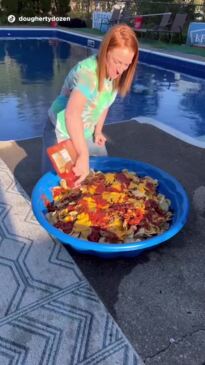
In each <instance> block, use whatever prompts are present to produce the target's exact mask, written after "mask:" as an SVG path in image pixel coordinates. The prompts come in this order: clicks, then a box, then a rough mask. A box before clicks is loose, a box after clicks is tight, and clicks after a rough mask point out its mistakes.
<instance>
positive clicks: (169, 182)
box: [32, 157, 189, 258]
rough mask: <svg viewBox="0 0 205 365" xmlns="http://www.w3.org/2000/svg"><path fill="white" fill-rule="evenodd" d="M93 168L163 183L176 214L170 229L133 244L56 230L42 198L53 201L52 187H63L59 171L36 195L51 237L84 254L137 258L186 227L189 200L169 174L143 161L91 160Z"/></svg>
mask: <svg viewBox="0 0 205 365" xmlns="http://www.w3.org/2000/svg"><path fill="white" fill-rule="evenodd" d="M90 167H91V168H92V169H94V170H96V171H99V170H100V171H102V172H117V171H122V170H123V169H127V170H128V171H134V172H136V174H137V175H139V176H146V175H147V176H150V177H152V178H154V179H157V180H158V182H159V187H158V192H160V193H162V194H164V195H165V196H166V197H167V198H168V199H170V200H171V209H172V210H173V212H174V215H173V219H172V221H171V223H170V227H169V229H168V230H167V231H166V232H164V233H162V234H160V235H157V236H153V237H152V238H149V239H146V240H143V241H140V242H132V243H124V244H109V243H98V242H90V241H87V240H83V239H79V238H75V237H72V236H71V235H69V234H66V233H64V232H62V231H61V230H59V229H58V228H55V227H54V226H53V225H51V224H50V223H49V222H48V220H47V219H46V216H45V213H46V207H45V204H44V201H43V199H42V196H46V198H47V199H48V200H50V201H51V200H52V192H51V191H52V188H53V187H54V186H57V185H59V177H58V176H57V175H56V173H55V172H48V173H47V174H45V175H44V176H42V177H41V178H40V180H39V181H38V182H37V184H36V185H35V187H34V189H33V192H32V208H33V212H34V215H35V217H36V219H37V220H38V222H39V223H40V224H41V225H42V226H43V227H44V228H45V230H47V231H48V233H49V234H51V235H52V236H54V237H55V238H57V239H58V240H59V241H61V242H62V243H64V244H66V245H70V246H71V247H72V248H73V249H75V250H77V251H79V252H81V253H83V254H93V255H97V256H101V257H105V258H112V257H120V256H121V257H122V256H126V257H128V256H137V255H139V254H140V253H142V252H143V251H144V250H147V249H149V248H151V247H153V246H157V245H159V244H161V243H163V242H165V241H167V240H169V239H170V238H171V237H173V236H174V235H175V234H177V233H178V232H179V231H180V230H181V229H182V228H183V226H184V225H185V223H186V221H187V218H188V213H189V200H188V197H187V194H186V192H185V190H184V188H183V187H182V185H181V184H180V183H179V182H178V181H177V180H176V179H175V178H174V177H173V176H171V175H169V174H168V173H166V172H165V171H163V170H161V169H159V168H157V167H155V166H153V165H150V164H147V163H143V162H140V161H135V160H128V159H122V158H116V157H91V158H90Z"/></svg>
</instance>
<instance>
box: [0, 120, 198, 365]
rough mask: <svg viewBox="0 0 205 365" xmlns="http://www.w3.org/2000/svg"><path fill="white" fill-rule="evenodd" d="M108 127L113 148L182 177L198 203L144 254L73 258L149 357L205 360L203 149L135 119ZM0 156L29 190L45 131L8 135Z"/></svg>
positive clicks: (157, 361) (168, 363)
mask: <svg viewBox="0 0 205 365" xmlns="http://www.w3.org/2000/svg"><path fill="white" fill-rule="evenodd" d="M105 132H106V134H107V135H108V136H109V137H110V139H111V141H112V142H111V143H109V144H108V146H107V148H108V152H109V155H110V156H118V157H120V156H121V157H124V158H130V159H137V160H141V161H144V162H148V163H151V164H153V165H155V166H158V167H160V168H162V169H164V170H166V171H167V172H169V173H170V174H172V175H174V176H175V177H176V178H177V179H178V180H179V181H180V182H181V183H182V184H183V186H184V187H185V189H186V191H187V193H188V195H189V199H190V203H191V211H190V216H189V220H188V222H187V224H186V226H185V228H184V229H183V230H182V231H181V232H180V233H179V234H178V235H177V236H175V237H174V238H172V239H171V240H169V241H168V242H166V243H165V244H164V245H161V246H159V247H157V248H155V249H153V250H150V251H147V252H146V253H144V254H142V255H141V256H139V257H136V258H132V259H116V260H102V259H100V258H97V257H94V256H85V255H80V254H78V253H77V252H75V251H73V250H70V249H69V248H68V247H67V246H66V249H67V250H68V252H69V254H70V255H71V257H72V259H71V258H70V260H74V262H75V263H76V264H77V266H78V268H79V269H80V270H81V271H82V273H83V275H84V276H85V277H86V279H87V280H88V282H89V283H90V285H91V287H93V288H94V290H95V291H96V293H97V295H98V296H99V297H100V299H101V300H102V302H103V303H104V305H105V306H106V308H107V310H108V311H109V313H110V314H111V315H112V316H113V318H114V320H115V321H116V322H117V324H118V325H119V326H120V328H121V329H122V331H123V333H124V334H125V335H126V337H127V339H128V340H129V341H130V343H131V344H132V346H133V347H134V348H135V350H136V352H137V353H138V354H139V355H140V356H141V357H142V359H143V361H144V363H145V364H151V365H173V364H175V365H203V364H204V363H205V354H204V347H205V311H204V308H205V286H204V281H205V265H204V255H205V233H204V225H205V184H204V181H205V169H204V166H205V155H204V149H201V148H198V147H194V146H192V145H190V144H187V143H185V142H182V141H181V140H178V139H176V138H175V137H172V136H170V135H168V134H167V133H165V132H163V131H161V130H159V129H157V128H155V127H153V126H151V125H146V124H138V123H137V122H136V121H126V122H123V123H117V124H112V125H107V126H106V127H105ZM0 158H2V160H3V161H5V163H6V164H7V166H8V167H9V169H10V170H11V171H12V172H13V174H14V176H15V178H16V179H17V180H18V181H19V182H20V184H21V185H22V186H23V188H24V189H25V190H26V192H27V193H28V194H29V195H30V194H31V191H32V188H33V186H34V185H35V183H36V182H37V180H38V179H39V177H40V165H41V138H36V139H32V140H27V141H20V142H1V144H0ZM72 262H73V261H72ZM90 290H92V289H90ZM130 349H131V347H130ZM130 351H131V350H130ZM123 361H124V360H123ZM78 363H79V364H80V362H77V363H76V364H78ZM35 364H38V363H35ZM49 364H50V363H49ZM91 364H94V363H92V362H91ZM102 364H106V363H105V362H102ZM109 364H114V363H113V362H110V363H109ZM119 364H124V363H123V362H119ZM125 364H128V362H127V363H126V362H125ZM26 365H30V363H28V364H27V363H26ZM32 365H33V364H32Z"/></svg>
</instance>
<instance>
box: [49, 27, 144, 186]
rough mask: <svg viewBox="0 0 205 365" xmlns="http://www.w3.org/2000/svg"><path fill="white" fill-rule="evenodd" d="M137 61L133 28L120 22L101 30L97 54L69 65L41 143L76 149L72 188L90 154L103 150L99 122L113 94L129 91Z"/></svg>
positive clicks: (84, 173)
mask: <svg viewBox="0 0 205 365" xmlns="http://www.w3.org/2000/svg"><path fill="white" fill-rule="evenodd" d="M137 61H138V42H137V39H136V35H135V33H134V31H133V30H132V29H131V28H130V27H129V26H128V25H125V24H118V25H115V26H114V27H112V28H111V29H110V30H109V31H108V32H107V33H106V35H105V37H104V39H103V41H102V43H101V46H100V49H99V52H98V55H92V56H90V57H88V58H86V59H85V60H83V61H80V62H79V63H78V64H77V65H76V66H74V67H73V68H72V69H71V71H70V72H69V73H68V75H67V77H66V79H65V81H64V84H63V87H62V90H61V93H60V95H59V96H58V97H57V99H56V100H55V101H54V102H53V104H52V105H51V108H50V109H49V113H48V114H49V118H50V121H48V123H47V126H46V128H45V133H44V147H45V148H46V147H48V146H51V145H53V144H55V143H56V141H58V142H60V141H61V140H63V139H67V138H71V139H72V141H73V144H74V147H75V149H76V151H77V153H78V158H77V161H76V164H75V166H74V167H73V171H74V173H75V174H76V176H78V179H77V180H76V183H75V186H78V185H79V184H80V183H81V182H82V181H83V180H84V179H85V177H86V176H87V175H88V173H89V155H105V154H106V148H105V142H106V137H105V136H104V135H103V133H102V129H103V125H104V121H105V119H106V115H107V113H108V110H109V107H110V105H111V104H112V103H113V102H114V100H115V98H116V95H117V93H119V94H120V95H121V96H122V97H123V96H125V95H126V94H127V92H128V91H129V89H130V87H131V84H132V80H133V77H134V74H135V69H136V65H137ZM54 127H55V133H53V131H54ZM48 141H49V142H48ZM93 141H94V143H93ZM44 162H45V161H44ZM44 164H45V163H44ZM44 170H45V166H44Z"/></svg>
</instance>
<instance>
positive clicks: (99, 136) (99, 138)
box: [94, 132, 107, 147]
mask: <svg viewBox="0 0 205 365" xmlns="http://www.w3.org/2000/svg"><path fill="white" fill-rule="evenodd" d="M106 140H107V138H106V137H105V136H104V134H103V133H102V132H95V135H94V141H95V143H96V144H97V145H98V146H100V147H103V146H104V145H105V142H106Z"/></svg>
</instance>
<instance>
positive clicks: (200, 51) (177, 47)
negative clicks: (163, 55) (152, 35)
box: [140, 40, 205, 57]
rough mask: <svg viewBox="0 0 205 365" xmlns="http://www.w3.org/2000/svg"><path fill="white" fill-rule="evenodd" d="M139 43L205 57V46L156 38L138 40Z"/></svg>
mask: <svg viewBox="0 0 205 365" xmlns="http://www.w3.org/2000/svg"><path fill="white" fill-rule="evenodd" d="M140 45H142V46H143V45H147V46H151V47H153V48H157V49H162V50H164V51H170V52H181V53H186V54H192V55H198V56H201V57H205V48H200V47H191V46H188V45H186V44H176V43H166V42H162V41H157V40H140Z"/></svg>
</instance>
